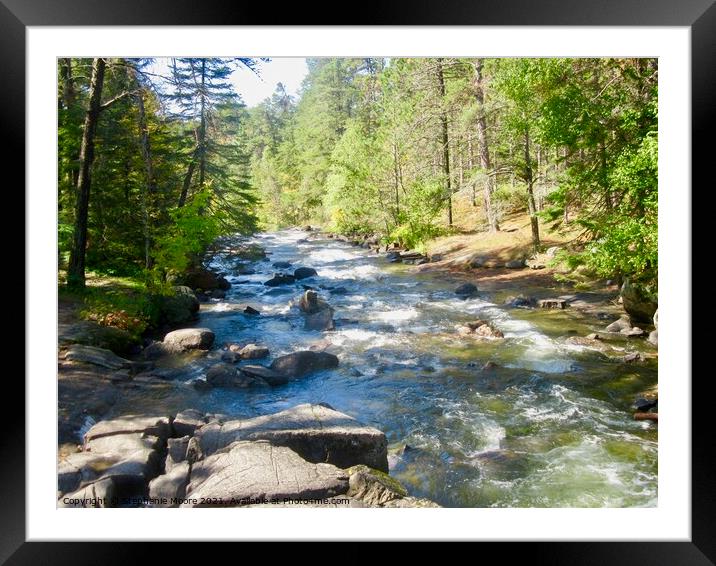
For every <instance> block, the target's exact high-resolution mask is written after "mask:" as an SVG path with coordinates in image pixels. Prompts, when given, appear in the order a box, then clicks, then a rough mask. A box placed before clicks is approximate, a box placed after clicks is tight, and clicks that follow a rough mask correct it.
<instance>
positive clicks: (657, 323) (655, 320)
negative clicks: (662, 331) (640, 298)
mask: <svg viewBox="0 0 716 566" xmlns="http://www.w3.org/2000/svg"><path fill="white" fill-rule="evenodd" d="M654 328H656V330H659V309H656V311H655V312H654Z"/></svg>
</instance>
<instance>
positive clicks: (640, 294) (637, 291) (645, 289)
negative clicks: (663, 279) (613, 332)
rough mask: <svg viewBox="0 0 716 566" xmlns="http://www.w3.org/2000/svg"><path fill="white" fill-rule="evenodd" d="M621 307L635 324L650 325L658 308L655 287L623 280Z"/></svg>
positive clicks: (627, 279)
mask: <svg viewBox="0 0 716 566" xmlns="http://www.w3.org/2000/svg"><path fill="white" fill-rule="evenodd" d="M620 297H621V299H622V305H623V306H624V310H625V311H626V312H627V313H628V314H629V316H630V317H631V320H633V321H635V322H646V323H650V322H652V320H653V317H654V314H656V309H657V308H658V306H659V305H658V302H657V295H656V289H655V285H648V284H645V283H640V282H635V281H632V280H631V279H630V278H628V277H626V278H624V283H623V284H622V288H621V291H620Z"/></svg>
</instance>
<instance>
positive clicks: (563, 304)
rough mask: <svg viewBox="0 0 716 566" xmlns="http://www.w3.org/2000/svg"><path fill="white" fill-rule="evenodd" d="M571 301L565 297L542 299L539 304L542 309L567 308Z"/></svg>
mask: <svg viewBox="0 0 716 566" xmlns="http://www.w3.org/2000/svg"><path fill="white" fill-rule="evenodd" d="M568 304H569V303H568V302H567V301H566V300H565V299H541V300H540V301H537V306H538V307H539V308H541V309H565V308H567V305H568Z"/></svg>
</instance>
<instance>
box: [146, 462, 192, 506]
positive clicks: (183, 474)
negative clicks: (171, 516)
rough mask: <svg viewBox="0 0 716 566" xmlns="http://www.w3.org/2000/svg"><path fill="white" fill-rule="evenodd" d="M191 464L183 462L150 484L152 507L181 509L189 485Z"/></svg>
mask: <svg viewBox="0 0 716 566" xmlns="http://www.w3.org/2000/svg"><path fill="white" fill-rule="evenodd" d="M189 470H190V468H189V463H188V462H182V463H180V464H177V465H176V466H174V467H173V468H172V469H171V470H170V471H168V472H167V473H166V474H163V475H161V476H158V477H156V478H154V479H153V480H152V481H151V482H149V498H150V499H151V500H152V501H151V504H152V507H179V504H180V501H178V500H182V499H184V497H185V496H186V487H187V485H188V484H189Z"/></svg>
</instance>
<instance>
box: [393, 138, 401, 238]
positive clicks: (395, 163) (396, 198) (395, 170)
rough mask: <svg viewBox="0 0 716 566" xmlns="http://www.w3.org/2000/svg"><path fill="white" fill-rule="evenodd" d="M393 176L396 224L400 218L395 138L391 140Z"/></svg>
mask: <svg viewBox="0 0 716 566" xmlns="http://www.w3.org/2000/svg"><path fill="white" fill-rule="evenodd" d="M393 176H394V189H395V215H394V219H395V223H396V224H397V223H398V218H399V217H400V191H399V189H400V171H399V169H398V144H397V141H396V140H395V138H394V139H393Z"/></svg>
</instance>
